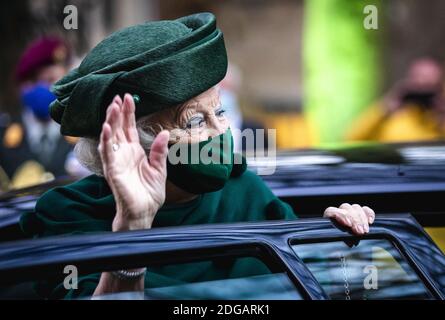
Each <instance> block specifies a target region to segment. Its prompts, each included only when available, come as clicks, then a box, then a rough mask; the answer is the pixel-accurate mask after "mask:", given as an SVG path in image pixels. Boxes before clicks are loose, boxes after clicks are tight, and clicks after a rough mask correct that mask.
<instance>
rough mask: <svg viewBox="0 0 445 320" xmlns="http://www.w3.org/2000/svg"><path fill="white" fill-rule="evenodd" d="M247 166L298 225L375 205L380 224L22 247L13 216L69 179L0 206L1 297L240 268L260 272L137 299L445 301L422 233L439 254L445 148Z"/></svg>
mask: <svg viewBox="0 0 445 320" xmlns="http://www.w3.org/2000/svg"><path fill="white" fill-rule="evenodd" d="M249 160H250V161H248V162H249V166H250V168H251V169H252V170H255V169H258V168H260V169H261V167H267V166H270V165H276V168H275V172H274V173H273V174H272V175H266V176H263V179H264V180H265V182H266V183H267V184H268V185H269V186H270V187H271V189H272V190H273V192H274V193H275V194H277V195H278V196H280V197H281V198H282V199H283V200H285V201H287V202H288V203H290V204H291V205H292V206H293V208H294V210H295V211H296V212H297V214H298V215H299V216H300V217H301V218H306V217H320V216H321V215H322V213H323V210H324V209H325V208H326V207H328V206H338V205H340V204H341V203H342V202H350V203H360V204H362V205H368V206H370V207H372V208H373V209H375V211H376V212H377V220H376V222H375V225H374V226H373V227H372V228H371V232H370V234H369V235H366V236H364V237H356V236H352V235H350V234H349V233H347V232H345V231H342V230H339V229H337V228H335V227H333V226H332V224H331V222H330V221H327V220H320V219H301V220H298V221H293V222H273V223H271V222H267V223H253V224H252V223H248V224H229V225H209V226H195V227H181V228H175V229H174V230H171V229H170V228H165V229H152V230H148V231H139V232H130V233H110V234H107V233H105V234H97V235H84V236H68V237H57V238H48V239H41V240H25V239H23V238H24V236H23V235H22V233H21V232H20V229H19V227H18V220H19V217H20V215H21V214H22V213H23V212H26V211H32V210H33V209H34V205H35V201H36V199H37V198H38V197H39V196H40V195H41V194H42V193H43V192H44V191H46V190H48V189H49V188H51V187H54V186H57V185H63V184H66V183H69V182H70V181H71V180H69V179H65V180H64V179H59V180H57V181H54V182H52V183H49V184H45V185H39V186H36V187H32V188H27V189H23V190H18V191H14V192H10V193H7V194H4V195H3V196H1V197H0V241H3V242H5V243H3V244H1V245H0V279H1V280H0V282H1V286H2V289H1V290H0V292H1V295H0V298H26V297H28V298H38V297H39V296H38V295H36V292H35V291H34V289H33V288H34V285H35V284H36V283H38V282H39V281H42V279H45V278H46V279H48V278H55V279H62V280H63V278H64V274H63V270H64V269H65V268H66V267H67V266H70V265H73V266H75V267H76V270H78V272H79V274H89V273H91V272H101V271H105V270H113V269H119V268H130V267H135V266H141V265H143V266H148V269H149V270H150V266H157V267H159V266H160V265H162V266H165V267H168V266H169V265H181V264H184V265H187V264H193V263H198V264H202V262H203V261H204V262H206V263H217V264H218V265H222V266H224V265H225V264H226V263H227V261H229V262H230V263H235V262H234V261H238V260H237V259H241V262H240V263H242V259H246V258H249V259H256V260H257V263H260V264H261V263H262V264H264V268H263V269H264V270H268V272H264V273H263V274H242V275H236V276H235V277H232V278H224V277H223V278H215V279H207V280H208V281H206V282H204V283H202V282H197V283H184V284H182V285H181V286H179V287H178V285H176V286H172V285H170V286H166V287H163V288H150V289H149V290H148V289H147V290H146V292H145V298H149V299H158V298H183V299H185V298H217V299H220V298H221V299H263V298H264V299H282V298H285V299H302V298H303V299H329V298H330V299H384V298H391V299H396V298H400V299H411V298H413V299H420V298H422V299H423V298H426V299H430V298H433V299H434V298H438V299H443V298H444V283H445V278H444V277H445V273H444V268H445V261H444V256H443V254H442V252H441V251H440V249H439V248H438V247H437V246H436V245H435V244H434V242H433V241H432V240H431V238H430V236H429V235H428V234H427V233H425V231H424V228H425V230H427V231H428V233H429V234H430V235H432V236H433V238H434V241H435V242H436V243H437V244H439V245H441V241H443V239H444V238H445V237H444V235H445V228H444V226H445V201H443V199H445V197H444V196H445V145H444V144H442V143H430V144H393V145H378V144H368V145H358V146H350V147H340V148H330V149H323V150H299V151H283V152H279V153H278V154H277V158H276V162H275V163H270V159H268V158H258V157H257V158H256V159H249ZM381 213H391V215H388V216H386V215H385V216H384V215H382V214H381ZM406 213H410V214H411V215H409V216H408V215H406ZM416 220H417V221H418V222H419V223H420V224H419V223H418V222H417V221H416ZM172 232H174V234H175V238H174V240H173V239H172V238H171V236H169V235H171V234H172ZM18 240H20V241H18ZM443 249H444V247H442V250H443ZM141 263H142V264H141ZM65 276H66V275H65ZM266 286H267V290H266ZM210 287H212V288H219V289H218V290H209V289H208V288H210ZM254 288H256V289H254ZM263 288H264V289H263ZM129 296H130V297H132V293H125V294H120V295H118V296H114V297H112V298H122V297H129ZM106 298H110V297H106Z"/></svg>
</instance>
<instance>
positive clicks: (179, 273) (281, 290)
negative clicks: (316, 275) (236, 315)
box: [0, 256, 302, 300]
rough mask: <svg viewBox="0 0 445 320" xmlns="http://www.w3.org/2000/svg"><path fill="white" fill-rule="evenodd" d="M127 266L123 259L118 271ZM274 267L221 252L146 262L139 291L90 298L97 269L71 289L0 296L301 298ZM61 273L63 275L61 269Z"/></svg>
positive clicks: (58, 286)
mask: <svg viewBox="0 0 445 320" xmlns="http://www.w3.org/2000/svg"><path fill="white" fill-rule="evenodd" d="M126 267H128V266H126V265H125V259H123V261H122V267H121V269H125V268H126ZM139 267H143V266H139ZM273 268H274V270H271V269H270V268H269V267H268V266H267V265H266V264H265V263H264V262H263V261H261V260H260V259H259V258H256V257H239V256H237V257H230V256H221V257H217V258H212V259H207V260H204V261H203V260H202V259H201V260H200V261H195V262H187V263H175V264H167V265H159V264H157V265H151V266H150V265H148V266H147V273H146V275H145V290H144V292H121V293H116V294H109V295H103V296H100V297H92V295H93V293H94V291H95V288H96V286H97V284H98V282H99V279H100V275H101V273H100V272H99V273H94V274H81V273H79V278H78V281H77V288H76V289H65V288H64V284H63V278H57V279H48V280H36V281H34V282H28V283H23V284H15V285H8V286H0V299H26V298H31V299H36V298H49V299H82V300H83V299H92V298H93V299H123V300H125V299H147V300H150V299H218V300H225V299H235V300H250V299H260V300H261V299H264V300H269V299H270V300H274V299H283V300H290V299H292V300H299V299H302V296H301V294H300V293H299V291H298V290H297V289H296V288H295V286H294V285H293V283H292V282H291V280H290V279H289V278H288V276H287V275H286V273H285V272H284V271H282V270H276V267H275V266H274V267H273ZM60 275H62V276H65V275H64V274H63V273H62V271H61V272H60ZM49 288H50V289H49ZM42 292H44V294H43V295H42V294H41V293H42Z"/></svg>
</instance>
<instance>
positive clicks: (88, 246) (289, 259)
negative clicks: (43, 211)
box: [0, 214, 445, 299]
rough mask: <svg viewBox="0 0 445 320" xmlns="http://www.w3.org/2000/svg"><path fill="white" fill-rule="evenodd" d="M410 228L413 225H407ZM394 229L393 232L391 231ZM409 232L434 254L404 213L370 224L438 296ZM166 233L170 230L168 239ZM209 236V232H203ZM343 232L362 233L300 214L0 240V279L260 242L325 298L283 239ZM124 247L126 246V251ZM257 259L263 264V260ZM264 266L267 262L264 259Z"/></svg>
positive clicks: (313, 294)
mask: <svg viewBox="0 0 445 320" xmlns="http://www.w3.org/2000/svg"><path fill="white" fill-rule="evenodd" d="M410 228H411V229H413V230H411V231H410V230H408V229H410ZM393 229H395V230H393ZM396 231H398V232H399V233H398V234H396V233H395V232H396ZM410 232H411V233H412V232H414V233H415V234H416V237H418V236H419V235H420V236H421V238H420V239H417V240H418V241H420V242H422V243H423V244H428V245H429V246H431V248H432V249H434V250H435V251H434V252H435V253H437V250H438V252H440V250H439V249H438V248H437V246H435V244H434V243H433V242H432V240H431V238H429V236H428V235H427V234H426V233H425V232H424V231H423V229H422V228H421V227H420V225H418V224H417V222H416V221H415V220H414V219H413V218H412V216H410V215H403V216H402V215H399V214H398V215H379V216H378V218H377V219H376V221H375V224H374V226H373V227H372V228H371V232H370V235H375V234H379V233H380V234H383V235H392V236H393V237H394V238H396V239H397V240H398V241H399V243H400V247H402V248H403V249H404V250H405V252H406V255H407V257H408V258H409V260H412V261H413V262H415V263H416V264H417V265H418V266H419V267H420V269H421V271H422V273H423V274H425V278H424V279H425V280H424V279H422V281H424V284H425V286H430V285H431V287H433V288H434V291H433V292H432V293H433V295H434V297H436V298H439V299H444V296H443V294H442V292H441V291H440V289H439V288H438V287H437V282H436V281H435V280H434V279H432V278H431V276H430V274H429V273H430V271H431V270H429V269H428V266H424V265H423V262H422V257H416V255H415V254H414V253H413V252H411V248H409V243H410V241H411V238H410V237H412V235H410ZM419 232H420V234H419ZM172 234H174V235H175V237H174V240H173V239H172V236H171V235H172ZM209 235H212V236H211V237H209ZM345 236H347V237H351V238H357V239H362V238H363V237H357V236H352V235H351V234H350V233H349V232H347V231H345V230H342V229H338V228H336V227H335V226H334V225H333V224H332V223H331V222H330V220H328V219H303V220H290V221H289V220H288V221H267V222H264V221H263V222H249V223H232V224H212V225H197V226H184V227H169V228H154V229H151V230H138V231H129V232H116V233H111V232H101V233H94V234H83V235H71V236H69V235H68V236H57V237H51V238H43V239H38V240H20V241H15V242H9V243H3V244H0V279H1V278H2V277H3V276H7V277H9V278H10V279H11V278H12V279H14V278H16V279H19V278H20V275H23V274H27V275H32V274H33V273H38V272H39V267H40V268H41V267H45V266H46V267H49V268H50V269H51V268H54V267H58V268H59V269H58V270H60V268H61V267H62V268H63V266H65V265H67V264H70V263H72V262H75V263H77V264H78V265H79V266H80V265H88V264H91V265H94V264H99V265H107V263H108V264H109V265H110V269H112V268H113V264H112V263H113V259H116V258H128V257H129V256H138V255H139V256H141V255H153V256H156V255H158V256H159V254H161V253H164V254H167V255H172V256H173V254H172V252H174V250H173V249H172V248H175V249H176V250H181V251H183V252H187V254H188V255H190V253H193V252H195V253H199V252H201V255H203V254H205V252H211V251H212V250H215V248H216V247H220V248H227V247H230V246H231V247H233V246H240V247H244V248H246V247H247V246H261V247H262V248H264V249H265V250H266V251H267V252H269V253H270V256H271V257H274V258H273V259H276V260H277V261H281V262H280V263H282V265H283V266H284V270H285V271H286V272H287V275H288V277H289V278H290V280H291V282H292V283H293V284H294V285H295V287H296V288H297V289H300V294H301V295H302V296H303V298H304V299H329V297H328V296H327V294H326V293H325V292H324V291H323V290H322V288H321V286H320V285H319V283H318V282H317V281H316V280H315V279H314V277H313V275H312V273H310V271H309V270H308V269H307V267H306V266H304V267H303V268H302V265H301V264H302V261H301V259H300V258H299V257H298V256H297V255H296V254H295V252H294V251H293V249H292V247H291V246H290V245H289V239H300V240H301V239H310V238H312V239H326V238H327V237H328V238H331V239H339V238H342V237H345ZM98 237H99V238H98ZM147 241H153V242H152V243H151V246H147V245H146V244H147ZM11 244H13V246H11ZM116 244H119V248H116V246H115V245H116ZM168 248H170V249H168ZM128 249H131V250H130V251H131V252H130V251H129V250H128ZM76 250H77V251H76ZM66 251H68V253H69V252H76V254H75V255H74V257H73V256H70V255H69V254H68V253H67V252H66ZM30 252H31V253H33V254H34V257H31V258H30V257H28V255H27V254H26V253H28V254H29V253H30ZM50 253H52V256H51V255H50ZM81 253H83V255H82V254H81ZM8 254H12V255H13V257H12V258H11V257H8V256H7V255H8ZM85 254H86V255H85ZM92 254H95V255H94V257H93V258H91V257H90V256H91V255H92ZM440 254H441V259H442V258H443V259H444V261H445V256H443V254H442V253H441V252H440ZM45 255H46V256H45ZM89 255H90V256H89ZM33 258H34V259H33ZM30 260H31V261H30ZM262 261H263V262H264V263H265V261H264V260H262ZM126 265H128V266H131V264H129V263H128V261H126ZM266 265H267V266H268V264H267V263H266ZM425 268H426V269H425ZM114 269H115V267H114ZM439 271H440V272H442V271H443V272H444V274H445V262H444V263H443V264H441V265H440V270H439ZM40 272H41V271H40ZM441 274H442V273H441ZM314 280H315V281H314ZM428 288H429V287H428ZM435 293H436V294H435Z"/></svg>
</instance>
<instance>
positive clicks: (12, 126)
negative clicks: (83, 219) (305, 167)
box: [0, 0, 445, 190]
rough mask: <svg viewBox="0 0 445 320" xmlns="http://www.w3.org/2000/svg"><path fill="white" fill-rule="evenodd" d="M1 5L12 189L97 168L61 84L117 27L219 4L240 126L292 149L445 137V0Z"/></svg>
mask: <svg viewBox="0 0 445 320" xmlns="http://www.w3.org/2000/svg"><path fill="white" fill-rule="evenodd" d="M67 5H74V6H75V7H76V8H77V13H78V25H77V29H69V30H67V29H66V28H65V27H64V23H63V22H64V19H65V18H66V17H67V13H64V8H65V7H66V6H67ZM368 5H372V6H373V7H371V9H373V8H375V9H376V11H375V12H374V11H372V10H371V11H366V10H365V7H366V6H368ZM0 7H1V10H0V34H1V37H2V40H3V45H2V50H1V51H0V68H1V72H0V112H1V115H0V139H1V141H0V167H1V171H0V184H1V185H0V190H8V189H10V188H19V187H24V186H27V185H30V184H34V183H36V182H39V181H45V180H48V179H52V178H53V177H54V176H60V175H74V176H82V175H85V174H88V172H86V171H85V170H84V169H82V168H81V167H80V166H79V164H78V163H77V162H76V159H75V156H74V154H73V152H72V149H73V146H74V144H75V139H74V138H71V137H60V136H59V135H58V127H57V125H56V124H55V123H54V122H52V121H51V120H49V118H48V114H47V110H46V109H47V105H48V101H51V99H53V96H52V95H51V93H50V91H49V90H48V88H49V86H50V85H51V84H52V83H54V82H55V81H57V80H58V79H59V78H60V77H62V76H63V75H64V74H65V73H66V72H67V71H68V70H69V69H70V68H73V67H76V66H77V65H78V63H79V62H80V61H81V59H82V58H83V57H84V56H85V54H86V53H87V52H88V51H89V50H90V49H91V48H92V47H94V46H95V45H96V44H97V43H98V42H99V41H101V40H102V39H103V38H104V37H105V36H107V35H108V34H110V33H111V32H113V31H115V30H117V29H120V28H122V27H126V26H130V25H134V24H137V23H143V22H144V21H147V20H159V19H174V18H177V17H180V16H184V15H187V14H191V13H195V12H200V11H210V12H213V13H214V14H215V15H216V16H217V22H218V25H219V28H220V29H221V30H222V31H223V33H224V37H225V42H226V46H227V50H228V56H229V61H230V66H229V72H228V75H227V77H226V79H224V81H223V82H222V83H221V85H220V86H221V90H222V99H223V104H224V105H225V106H226V108H227V109H228V114H229V116H230V117H231V119H232V123H233V126H234V127H239V128H265V129H267V128H271V129H276V130H277V131H276V133H277V141H276V143H277V147H278V148H280V149H292V148H306V147H320V146H324V145H331V144H343V143H356V142H357V141H368V142H369V141H370V142H404V141H426V140H442V139H443V138H444V137H445V99H444V77H443V70H444V65H445V41H444V40H445V1H442V0H429V1H422V0H387V1H365V0H363V1H362V0H357V1H350V0H307V1H303V0H274V1H268V0H225V1H210V0H207V1H205V0H187V1H179V0H162V1H161V0H125V1H122V0H94V1H93V0H69V1H66V0H51V1H50V0H32V1H31V0H16V1H13V2H6V1H2V2H0ZM373 13H375V14H376V15H375V16H371V15H372V14H373ZM366 19H368V20H366ZM366 26H368V27H366ZM369 26H371V28H370V27H369ZM239 148H242V146H239Z"/></svg>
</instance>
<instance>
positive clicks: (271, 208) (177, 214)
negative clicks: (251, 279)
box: [20, 171, 296, 298]
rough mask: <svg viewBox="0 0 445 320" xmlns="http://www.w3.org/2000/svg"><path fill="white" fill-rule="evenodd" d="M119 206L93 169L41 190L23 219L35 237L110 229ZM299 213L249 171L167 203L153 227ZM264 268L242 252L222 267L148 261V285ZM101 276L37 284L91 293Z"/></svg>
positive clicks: (42, 290)
mask: <svg viewBox="0 0 445 320" xmlns="http://www.w3.org/2000/svg"><path fill="white" fill-rule="evenodd" d="M115 212H116V211H115V202H114V198H113V195H112V193H111V190H110V188H109V187H108V184H107V183H106V180H105V179H104V178H102V177H99V176H97V175H91V176H89V177H87V178H84V179H82V180H80V181H77V182H75V183H73V184H70V185H67V186H63V187H57V188H54V189H52V190H50V191H48V192H46V193H45V194H43V195H42V197H41V198H40V199H39V201H38V202H37V205H36V208H35V212H33V213H27V214H24V215H23V216H22V217H21V221H20V225H21V228H22V230H23V232H25V234H26V235H28V236H34V237H48V236H54V235H61V234H80V233H87V232H100V231H111V223H112V221H113V218H114V215H115ZM295 218H296V215H295V214H294V212H293V210H292V208H291V207H290V206H289V205H288V204H286V203H284V202H282V201H281V200H279V199H278V198H277V197H276V196H275V195H274V194H273V193H272V192H271V190H270V189H269V188H268V187H267V186H266V185H265V184H264V182H263V181H262V180H261V178H260V177H258V176H257V175H255V174H254V173H252V172H250V171H245V172H244V173H243V174H242V175H241V176H239V177H232V178H231V179H229V181H228V182H227V183H226V185H225V186H224V188H223V189H221V190H219V191H215V192H210V193H205V194H202V195H200V196H199V197H197V198H196V199H194V200H192V201H190V202H188V203H184V204H178V205H164V206H163V207H162V208H161V209H160V210H159V211H158V213H157V214H156V217H155V220H154V222H153V228H157V227H166V226H169V227H170V226H181V225H196V224H209V223H229V222H247V221H264V220H277V219H295ZM249 259H250V260H249ZM265 273H266V274H267V273H270V272H269V271H268V270H267V268H266V269H265V266H264V265H263V264H262V263H261V262H260V261H259V260H256V259H254V258H240V259H237V260H235V261H234V262H233V263H232V264H230V266H229V267H227V266H226V267H224V268H222V267H221V266H218V265H216V264H215V263H212V261H208V262H198V263H193V264H189V265H182V266H181V265H176V266H165V267H157V268H151V267H149V272H148V273H147V275H146V287H147V288H149V287H159V286H168V285H175V284H179V283H189V282H196V281H205V280H215V279H224V278H227V277H229V278H231V277H240V276H243V274H245V275H249V276H250V275H254V274H265ZM99 276H100V274H93V275H85V276H83V277H81V278H80V279H79V286H78V287H79V288H78V289H77V290H71V291H67V290H65V289H64V288H63V286H62V284H61V281H60V279H58V280H55V281H53V282H47V283H39V284H38V286H37V290H38V293H39V294H41V295H43V296H45V297H50V298H75V297H83V296H88V295H91V294H92V293H93V292H94V289H95V287H96V285H97V283H98V281H99Z"/></svg>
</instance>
